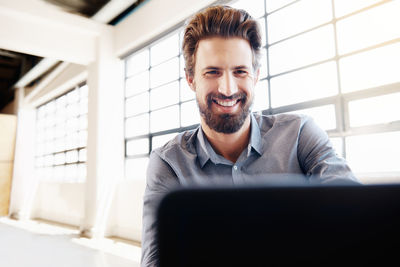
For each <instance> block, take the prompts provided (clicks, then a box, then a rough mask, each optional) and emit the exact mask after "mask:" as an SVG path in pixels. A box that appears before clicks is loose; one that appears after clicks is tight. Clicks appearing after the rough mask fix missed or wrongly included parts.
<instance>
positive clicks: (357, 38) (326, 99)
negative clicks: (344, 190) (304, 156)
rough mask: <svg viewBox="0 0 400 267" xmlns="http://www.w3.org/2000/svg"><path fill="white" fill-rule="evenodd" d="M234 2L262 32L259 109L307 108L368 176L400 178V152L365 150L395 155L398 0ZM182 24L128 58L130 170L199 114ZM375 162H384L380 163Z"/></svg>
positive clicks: (399, 120)
mask: <svg viewBox="0 0 400 267" xmlns="http://www.w3.org/2000/svg"><path fill="white" fill-rule="evenodd" d="M231 6H233V7H236V8H243V9H245V10H247V11H248V12H249V13H250V14H251V15H253V17H255V18H256V19H257V20H258V22H259V23H260V26H261V30H262V38H263V40H262V43H263V48H262V62H261V64H262V65H261V70H260V77H259V83H258V85H257V87H256V88H255V101H254V105H253V111H255V112H261V113H263V114H265V115H273V114H277V113H291V112H295V113H302V114H306V115H309V116H311V117H313V118H314V120H315V121H316V122H317V123H318V124H319V125H320V126H321V127H322V128H323V129H325V130H326V131H327V133H328V135H329V136H330V138H331V140H332V144H333V145H334V147H335V149H336V151H337V153H338V154H339V155H341V156H343V157H346V158H347V160H348V161H349V164H350V167H352V166H354V171H355V173H356V175H359V177H360V179H361V180H363V177H364V176H368V173H369V174H371V173H375V174H377V173H380V174H381V175H382V176H385V175H389V176H390V175H391V176H393V175H394V176H396V175H397V177H399V179H400V170H399V169H398V168H397V167H396V163H395V162H397V161H398V160H399V158H398V157H397V158H396V155H394V154H390V158H393V159H394V160H389V159H386V160H385V159H383V158H381V157H378V158H376V159H372V157H370V158H369V159H367V158H366V157H367V156H366V155H368V154H369V153H368V151H371V152H370V153H375V152H376V153H378V152H377V151H384V152H382V153H386V155H389V154H388V151H390V149H391V146H390V143H391V142H392V143H393V146H394V147H395V146H396V145H398V144H397V143H396V142H397V141H396V140H397V139H396V138H397V135H398V134H399V133H400V116H399V114H400V110H399V105H398V104H397V103H399V101H400V98H399V95H400V76H399V75H398V70H399V69H400V65H399V64H400V63H399V62H400V27H398V25H400V16H398V15H397V14H399V13H400V2H399V1H383V0H380V1H379V0H354V1H346V0H297V1H294V0H253V1H245V0H239V1H232V4H231ZM181 31H182V29H178V30H177V31H175V32H173V33H172V34H168V35H166V36H164V37H163V38H161V39H159V40H158V41H156V42H155V43H153V44H150V45H149V46H147V47H145V48H143V49H142V50H140V51H137V52H136V53H134V54H133V55H131V56H130V57H128V58H127V59H126V111H127V115H126V123H125V127H126V148H127V155H126V156H127V170H128V169H129V170H133V169H134V168H133V167H132V166H134V165H135V166H137V167H138V168H144V169H145V167H143V165H141V164H142V163H143V162H144V161H143V159H144V158H146V159H147V157H148V155H149V153H150V151H151V150H152V149H153V148H155V147H158V146H161V145H162V144H163V143H165V142H166V141H167V140H169V139H170V138H172V137H173V136H174V135H176V134H177V133H178V132H180V131H183V130H186V129H190V128H194V127H195V126H196V125H197V123H198V122H199V116H198V110H197V106H196V102H195V100H194V98H195V96H194V94H193V92H192V91H191V90H190V89H189V88H188V86H187V84H186V81H185V79H184V72H183V69H184V61H183V57H182V54H181V51H180V47H181V39H182V32H181ZM133 109H134V110H133ZM381 139H382V140H381ZM383 139H384V140H383ZM363 142H365V147H364V148H365V149H366V150H365V149H364V150H365V151H364V150H361V149H360V147H361V145H360V144H362V143H363ZM388 142H389V143H388ZM379 146H381V148H379ZM368 147H370V150H368V149H367V148H368ZM132 151H135V152H132ZM361 151H362V152H361ZM361 155H364V156H363V157H361ZM371 160H372V161H374V160H376V161H380V163H378V162H377V163H376V164H375V166H376V168H373V167H372V164H371V162H370V161H371ZM383 161H384V162H383ZM128 162H129V163H128ZM136 162H138V163H136ZM363 162H364V163H363ZM139 163H141V164H139ZM129 166H130V167H129ZM136 173H137V171H131V172H128V173H127V176H128V177H134V176H135V174H136ZM142 173H144V172H142ZM376 177H379V175H377V176H376ZM138 178H139V179H142V178H143V177H138ZM368 182H380V180H379V179H377V180H371V179H369V180H368Z"/></svg>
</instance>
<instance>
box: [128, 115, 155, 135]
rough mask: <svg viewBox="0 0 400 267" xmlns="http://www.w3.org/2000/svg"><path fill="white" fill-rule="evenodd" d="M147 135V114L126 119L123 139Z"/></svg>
mask: <svg viewBox="0 0 400 267" xmlns="http://www.w3.org/2000/svg"><path fill="white" fill-rule="evenodd" d="M148 133H149V114H147V113H146V114H143V115H140V116H136V117H132V118H129V119H126V122H125V137H132V136H138V135H142V134H148Z"/></svg>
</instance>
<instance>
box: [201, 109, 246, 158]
mask: <svg viewBox="0 0 400 267" xmlns="http://www.w3.org/2000/svg"><path fill="white" fill-rule="evenodd" d="M201 127H202V129H203V132H204V134H205V135H206V137H207V140H208V142H209V143H210V144H211V146H212V147H213V149H214V150H215V152H216V153H218V154H219V155H221V156H223V157H224V158H226V159H228V160H230V161H232V162H236V160H237V159H238V158H239V156H240V154H241V153H242V151H243V150H244V149H245V148H246V147H247V145H248V144H249V140H250V116H248V117H247V119H246V121H245V122H244V124H243V126H242V128H240V129H239V130H238V131H237V132H235V133H231V134H225V133H219V132H216V131H214V130H212V129H211V128H210V127H208V125H207V124H206V123H205V122H204V121H203V119H202V121H201Z"/></svg>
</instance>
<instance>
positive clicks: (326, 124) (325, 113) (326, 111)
mask: <svg viewBox="0 0 400 267" xmlns="http://www.w3.org/2000/svg"><path fill="white" fill-rule="evenodd" d="M288 113H297V114H304V115H307V116H310V117H311V118H313V119H314V121H315V123H316V124H317V125H318V126H319V127H321V128H322V129H324V130H325V131H327V130H332V129H336V115H335V106H334V105H327V106H321V107H315V108H307V109H301V110H296V111H293V112H288Z"/></svg>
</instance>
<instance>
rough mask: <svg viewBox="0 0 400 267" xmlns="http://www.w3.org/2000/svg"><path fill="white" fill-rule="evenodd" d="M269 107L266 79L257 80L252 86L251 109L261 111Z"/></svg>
mask: <svg viewBox="0 0 400 267" xmlns="http://www.w3.org/2000/svg"><path fill="white" fill-rule="evenodd" d="M268 108H269V102H268V81H267V80H263V81H261V82H258V83H257V85H256V87H255V88H254V102H253V108H252V111H261V110H265V109H268Z"/></svg>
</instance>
